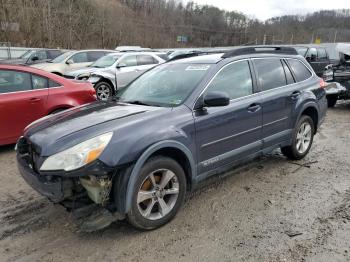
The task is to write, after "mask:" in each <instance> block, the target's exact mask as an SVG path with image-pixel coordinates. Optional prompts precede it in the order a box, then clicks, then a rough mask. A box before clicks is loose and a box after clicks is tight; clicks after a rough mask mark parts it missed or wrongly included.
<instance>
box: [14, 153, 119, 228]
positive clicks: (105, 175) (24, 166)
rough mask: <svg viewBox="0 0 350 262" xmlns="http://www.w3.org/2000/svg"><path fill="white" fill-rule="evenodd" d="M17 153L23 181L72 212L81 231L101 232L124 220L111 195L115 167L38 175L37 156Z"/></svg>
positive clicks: (98, 166)
mask: <svg viewBox="0 0 350 262" xmlns="http://www.w3.org/2000/svg"><path fill="white" fill-rule="evenodd" d="M18 151H20V150H17V164H18V170H19V172H20V174H21V176H22V177H23V179H24V180H25V181H26V182H27V183H28V184H29V185H30V186H31V187H32V188H33V189H34V190H36V191H37V192H39V193H40V194H41V195H43V196H45V197H47V198H48V199H49V200H50V201H52V202H53V203H58V204H61V205H63V206H64V207H66V209H67V210H68V211H70V212H72V213H73V217H74V218H76V219H77V223H78V224H79V226H80V228H81V229H82V230H84V231H94V230H99V229H101V228H104V227H106V226H108V225H109V224H111V223H112V222H114V221H116V220H120V219H123V218H124V216H123V215H121V214H119V213H117V212H116V206H115V203H114V201H113V197H112V195H113V194H112V193H111V190H112V184H113V183H112V182H113V178H114V176H115V175H116V170H115V169H114V168H110V167H107V166H106V165H105V164H104V163H102V162H100V161H95V162H94V163H91V164H90V165H88V166H86V167H83V168H81V169H79V170H75V171H71V172H65V171H57V172H56V171H54V172H53V171H50V172H39V171H37V168H36V163H35V162H33V158H34V159H35V158H36V157H33V155H32V154H35V153H32V152H31V150H28V152H25V153H24V152H23V151H22V152H21V153H20V152H18ZM38 161H39V162H40V160H38Z"/></svg>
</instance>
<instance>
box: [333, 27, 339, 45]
mask: <svg viewBox="0 0 350 262" xmlns="http://www.w3.org/2000/svg"><path fill="white" fill-rule="evenodd" d="M337 35H338V30H335V33H334V41H333V43H335V42H337Z"/></svg>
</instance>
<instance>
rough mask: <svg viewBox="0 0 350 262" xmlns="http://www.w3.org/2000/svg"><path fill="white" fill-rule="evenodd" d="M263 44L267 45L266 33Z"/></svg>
mask: <svg viewBox="0 0 350 262" xmlns="http://www.w3.org/2000/svg"><path fill="white" fill-rule="evenodd" d="M263 45H266V34H264V40H263Z"/></svg>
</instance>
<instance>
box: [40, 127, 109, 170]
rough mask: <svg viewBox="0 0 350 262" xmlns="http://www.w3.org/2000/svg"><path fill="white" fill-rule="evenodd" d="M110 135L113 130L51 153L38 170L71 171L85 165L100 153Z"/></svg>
mask: <svg viewBox="0 0 350 262" xmlns="http://www.w3.org/2000/svg"><path fill="white" fill-rule="evenodd" d="M112 136H113V132H110V133H106V134H103V135H100V136H97V137H94V138H91V139H89V140H86V141H84V142H82V143H80V144H78V145H76V146H73V147H71V148H69V149H66V150H64V151H62V152H60V153H57V154H55V155H52V156H50V157H49V158H48V159H46V160H45V161H44V163H43V165H42V166H41V168H40V170H41V171H50V170H65V171H71V170H75V169H78V168H80V167H82V166H85V165H87V164H89V163H91V162H92V161H94V160H96V159H97V158H98V157H99V156H100V155H101V153H102V152H103V150H104V149H105V147H106V146H107V145H108V143H109V141H110V140H111V138H112Z"/></svg>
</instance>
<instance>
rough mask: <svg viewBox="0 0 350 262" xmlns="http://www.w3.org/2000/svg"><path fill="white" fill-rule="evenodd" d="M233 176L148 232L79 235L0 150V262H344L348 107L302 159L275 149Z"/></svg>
mask: <svg viewBox="0 0 350 262" xmlns="http://www.w3.org/2000/svg"><path fill="white" fill-rule="evenodd" d="M233 173H234V175H231V176H227V177H225V178H220V179H216V180H215V182H214V183H211V184H209V185H206V186H203V187H202V188H201V189H199V190H197V191H195V192H194V193H192V194H190V195H189V196H188V199H187V201H186V204H185V206H184V208H183V209H182V210H181V211H180V213H179V214H178V216H177V217H176V218H175V219H174V220H173V221H172V222H171V223H170V224H168V225H166V226H164V227H162V228H160V229H158V230H155V231H152V232H139V231H137V230H134V229H133V228H131V227H130V226H129V225H128V224H126V223H124V222H119V223H115V224H113V225H112V226H110V227H109V228H107V229H105V230H102V231H99V232H95V233H82V232H79V231H78V230H77V228H76V226H75V224H74V223H73V222H72V218H71V217H70V215H69V214H68V213H66V212H65V210H64V209H63V208H62V207H60V206H57V205H56V206H55V205H52V204H51V203H50V202H48V201H47V200H46V199H45V198H43V197H41V196H40V195H38V194H37V193H36V192H34V191H33V190H32V189H31V188H30V187H29V186H28V185H27V184H26V183H25V182H24V181H23V180H22V178H21V177H20V175H19V173H18V171H17V167H16V162H15V153H14V151H13V146H11V147H2V148H1V147H0V261H160V260H164V261H317V262H321V261H325V262H333V261H350V103H341V104H338V105H337V106H336V107H335V108H334V109H331V110H329V111H328V116H327V119H326V122H325V123H324V125H323V126H322V128H321V130H320V132H319V133H318V135H317V136H316V138H315V142H314V145H313V148H312V150H311V152H310V154H309V155H308V156H307V157H306V158H305V159H304V160H302V161H300V162H291V161H287V160H286V159H285V158H284V157H282V156H281V155H280V153H279V152H278V151H277V152H275V153H274V154H272V155H271V156H268V157H266V158H264V159H261V160H257V161H254V162H253V163H251V164H249V165H247V166H246V167H245V168H243V169H241V170H239V171H237V170H236V171H233Z"/></svg>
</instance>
